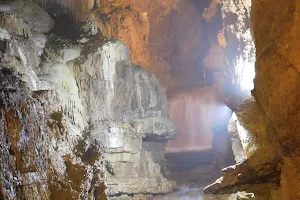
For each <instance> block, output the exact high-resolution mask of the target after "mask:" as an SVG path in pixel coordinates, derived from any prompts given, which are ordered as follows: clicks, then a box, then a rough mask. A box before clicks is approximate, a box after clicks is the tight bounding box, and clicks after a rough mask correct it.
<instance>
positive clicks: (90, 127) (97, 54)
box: [0, 1, 177, 199]
mask: <svg viewBox="0 0 300 200" xmlns="http://www.w3.org/2000/svg"><path fill="white" fill-rule="evenodd" d="M15 3H16V4H14V3H12V4H10V6H11V7H10V8H15V9H16V10H18V9H21V8H22V9H23V11H22V12H20V15H19V18H18V20H21V21H22V20H23V21H28V27H29V28H30V30H32V31H33V32H34V33H38V34H26V35H22V34H18V32H16V31H15V30H14V29H10V28H9V27H8V28H7V27H4V28H1V34H0V36H1V37H0V39H1V42H2V43H5V44H6V45H4V46H5V48H3V49H1V58H3V59H2V60H1V65H0V77H1V83H0V124H1V129H0V143H1V144H3V145H1V147H0V150H1V152H3V153H2V154H0V157H1V160H3V161H4V160H5V161H4V162H1V170H0V173H1V176H0V188H1V189H0V195H1V198H2V197H3V198H4V199H20V198H25V199H60V198H61V199H91V198H101V199H106V194H109V195H110V196H111V197H113V196H118V195H119V194H129V195H136V196H137V197H138V196H139V194H145V193H146V194H149V195H150V196H151V194H161V193H167V192H169V191H171V190H172V189H173V188H174V186H175V183H174V182H171V181H168V180H167V179H166V178H164V176H163V175H162V173H161V170H162V168H164V162H163V154H164V148H165V145H161V144H165V142H166V141H167V140H168V139H170V138H174V137H176V135H177V129H176V127H175V125H174V123H173V122H172V121H171V120H170V119H169V118H168V111H167V100H166V94H165V91H164V90H163V89H162V87H161V86H160V84H159V82H158V80H157V79H156V77H155V75H153V74H152V73H150V72H148V71H146V70H144V69H143V68H141V67H139V66H136V65H133V64H132V63H131V60H130V54H129V49H128V48H127V47H126V46H125V45H124V44H123V43H122V42H120V41H108V42H104V41H101V40H93V41H88V42H86V43H85V45H84V46H83V45H81V44H77V43H76V42H74V41H73V42H72V43H71V42H70V41H68V40H66V39H63V38H59V40H58V42H57V43H54V40H53V37H54V38H55V36H53V35H52V36H50V37H49V36H45V35H43V34H42V33H43V32H46V31H48V28H50V23H49V21H47V20H48V19H49V16H43V14H41V15H39V14H37V13H36V12H38V11H39V10H40V8H37V10H36V11H35V12H33V13H32V14H36V15H38V16H41V17H40V18H39V19H37V21H32V15H31V14H29V13H28V12H29V10H32V9H35V8H36V5H35V4H33V3H32V2H31V3H29V4H24V2H20V3H18V1H16V2H15ZM7 10H9V7H4V8H2V11H5V12H7ZM5 14H7V13H5ZM21 14H22V15H21ZM44 14H45V13H44ZM23 15H24V17H23ZM21 17H22V18H21ZM23 18H24V19H23ZM39 20H40V21H39ZM28 33H29V32H28ZM47 40H48V43H47V44H46V41H47ZM152 137H153V138H152ZM147 138H148V139H149V138H152V139H149V141H148V139H147ZM145 139H146V140H147V141H146V140H145ZM144 140H145V141H144ZM151 142H153V143H154V144H151V145H147V144H145V143H151ZM143 143H144V144H143ZM153 146H155V147H156V146H157V147H159V150H158V151H155V152H154V151H153V150H154V148H153ZM45 147H47V148H45ZM152 151H153V152H152Z"/></svg>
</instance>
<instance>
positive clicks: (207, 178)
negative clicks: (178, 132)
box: [165, 149, 221, 188]
mask: <svg viewBox="0 0 300 200" xmlns="http://www.w3.org/2000/svg"><path fill="white" fill-rule="evenodd" d="M165 157H166V161H167V166H168V169H169V174H168V175H167V177H168V178H169V179H171V180H174V181H176V183H177V185H178V186H179V187H180V188H184V187H189V188H203V187H205V186H207V185H209V184H211V183H213V182H214V181H215V180H216V179H218V178H219V177H220V175H221V173H220V170H219V169H216V168H214V167H213V166H212V165H211V163H212V150H211V149H207V150H204V151H186V152H178V153H167V154H166V156H165Z"/></svg>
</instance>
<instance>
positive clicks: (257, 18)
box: [205, 0, 300, 200]
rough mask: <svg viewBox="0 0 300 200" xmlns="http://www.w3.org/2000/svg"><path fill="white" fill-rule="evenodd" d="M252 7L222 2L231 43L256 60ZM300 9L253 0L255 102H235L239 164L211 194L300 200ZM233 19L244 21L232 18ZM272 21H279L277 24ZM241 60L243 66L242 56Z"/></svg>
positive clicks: (232, 126)
mask: <svg viewBox="0 0 300 200" xmlns="http://www.w3.org/2000/svg"><path fill="white" fill-rule="evenodd" d="M229 2H230V3H229ZM270 5H272V6H270ZM250 8H251V1H235V2H233V1H222V9H223V16H224V17H225V18H224V19H225V22H226V19H228V21H229V24H230V23H232V22H233V21H235V24H233V26H232V25H229V26H228V28H229V33H228V39H230V38H231V39H233V40H235V41H236V42H235V43H233V42H231V43H232V44H236V45H238V44H239V45H240V46H241V47H243V48H239V50H240V53H238V55H240V57H241V58H242V57H243V58H244V59H245V58H251V59H252V58H253V56H250V55H252V54H253V52H251V51H250V50H251V46H252V45H251V42H249V40H247V39H250V37H246V36H247V34H248V33H250V30H249V22H250V21H249V20H250V18H249V17H250ZM297 8H298V3H297V1H293V0H291V1H287V2H284V3H283V2H282V3H275V1H266V2H263V3H262V2H260V1H256V0H252V10H251V22H252V28H253V37H254V39H255V46H256V66H255V71H256V76H255V79H254V85H255V87H254V90H253V91H252V94H253V96H254V98H253V99H249V100H246V101H244V102H243V103H238V101H236V102H235V105H236V106H235V113H236V114H235V115H234V116H233V118H232V120H231V123H230V126H229V129H230V131H231V132H232V133H233V135H234V137H233V151H234V154H235V160H236V162H237V163H239V164H238V165H236V166H233V167H229V168H227V169H224V170H223V176H222V177H221V178H220V179H219V180H217V181H216V182H215V183H214V184H212V185H211V186H209V187H207V188H206V189H205V191H206V192H208V193H211V192H212V193H216V192H217V193H220V192H222V193H224V192H225V193H228V192H230V193H232V192H234V191H237V190H245V191H248V192H254V194H255V197H256V198H255V199H283V200H287V199H299V197H300V196H299V186H296V184H295V185H294V184H293V183H292V182H293V181H292V180H297V179H298V174H299V173H298V172H297V171H298V170H299V164H298V157H297V152H298V148H297V147H298V145H299V141H300V140H299V134H298V133H299V119H300V118H299V114H300V113H299V108H300V105H299V100H298V99H300V96H299V92H297V91H299V90H300V76H299V69H297V56H293V55H295V53H296V51H297V50H296V49H297V47H296V46H297V44H296V43H295V42H293V44H291V42H292V40H291V38H293V36H292V35H297V33H298V32H297V31H298V29H297V27H296V25H295V21H297V16H298V10H297ZM233 16H234V18H237V19H238V20H237V21H236V20H229V18H230V19H231V18H232V17H233ZM269 19H273V20H272V23H269ZM228 21H227V22H228ZM232 33H234V35H235V36H234V35H232ZM246 33H247V34H246ZM230 35H231V36H230ZM229 36H230V37H229ZM227 43H229V41H227ZM236 49H238V48H236ZM252 49H253V48H252ZM245 54H247V55H248V56H247V55H245ZM235 59H236V63H234V64H235V66H236V67H238V66H239V64H238V63H239V62H238V59H239V56H238V57H236V58H235ZM248 61H249V60H248ZM250 61H251V62H253V61H252V60H250ZM245 62H247V60H246V61H244V63H245ZM243 66H244V67H249V66H250V65H249V64H244V65H243ZM236 94H238V93H236ZM239 102H241V101H239ZM291 176H293V178H291ZM288 179H289V180H290V181H287V180H288Z"/></svg>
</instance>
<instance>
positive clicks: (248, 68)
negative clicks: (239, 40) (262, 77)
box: [236, 61, 255, 91]
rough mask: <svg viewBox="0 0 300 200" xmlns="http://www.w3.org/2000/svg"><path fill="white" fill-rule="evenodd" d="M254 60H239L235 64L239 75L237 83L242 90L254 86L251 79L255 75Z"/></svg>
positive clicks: (250, 88)
mask: <svg viewBox="0 0 300 200" xmlns="http://www.w3.org/2000/svg"><path fill="white" fill-rule="evenodd" d="M254 63H255V62H253V63H252V62H244V61H242V62H239V63H238V64H237V69H236V71H237V73H238V76H239V80H238V81H239V84H240V86H241V87H242V89H243V90H249V91H250V90H252V89H253V88H254V82H253V79H254V77H255V69H254Z"/></svg>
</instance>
